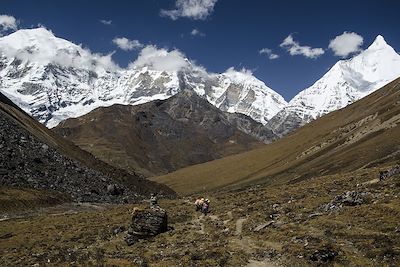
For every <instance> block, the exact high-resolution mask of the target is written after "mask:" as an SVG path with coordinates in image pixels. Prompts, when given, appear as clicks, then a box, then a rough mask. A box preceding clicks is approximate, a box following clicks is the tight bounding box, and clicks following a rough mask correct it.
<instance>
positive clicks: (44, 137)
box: [0, 94, 174, 203]
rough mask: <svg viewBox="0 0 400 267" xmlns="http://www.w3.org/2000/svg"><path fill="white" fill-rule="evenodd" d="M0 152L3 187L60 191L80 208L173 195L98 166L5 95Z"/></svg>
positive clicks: (1, 97) (0, 100)
mask: <svg viewBox="0 0 400 267" xmlns="http://www.w3.org/2000/svg"><path fill="white" fill-rule="evenodd" d="M0 148H1V153H0V162H1V165H0V186H10V187H17V188H34V189H40V190H53V191H58V192H62V193H64V194H66V195H68V196H70V197H71V199H72V200H75V201H79V202H81V201H83V202H108V203H110V202H114V203H115V202H117V203H121V202H132V201H138V200H140V199H143V198H144V197H148V195H149V194H150V193H152V192H153V193H157V192H158V193H161V194H164V195H168V196H169V195H174V193H173V191H172V190H170V189H169V188H168V187H166V186H163V185H158V184H156V183H154V182H151V181H148V180H145V179H143V178H140V177H137V176H135V175H132V174H131V175H129V174H127V173H125V172H123V171H121V170H116V169H115V168H113V167H111V166H109V165H107V164H105V163H102V162H99V160H97V159H95V158H93V157H92V156H91V155H90V154H89V153H87V152H84V151H82V150H80V149H79V148H77V147H75V146H74V145H72V144H69V143H68V142H67V141H66V140H63V138H60V137H57V136H56V135H55V134H54V133H52V132H51V131H50V130H48V129H47V128H45V127H44V126H42V125H40V124H39V123H38V122H36V121H35V120H33V119H32V118H30V117H29V116H28V115H26V114H25V113H24V112H23V111H22V110H20V109H18V108H17V107H16V106H15V105H13V103H12V102H11V101H10V100H9V99H7V98H6V97H5V96H4V95H2V94H0ZM79 158H84V160H82V161H79V160H77V159H79ZM89 166H90V167H89ZM111 173H114V174H111Z"/></svg>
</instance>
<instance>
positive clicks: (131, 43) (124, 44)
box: [112, 37, 143, 51]
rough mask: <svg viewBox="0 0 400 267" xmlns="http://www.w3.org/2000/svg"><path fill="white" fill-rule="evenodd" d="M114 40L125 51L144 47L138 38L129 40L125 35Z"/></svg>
mask: <svg viewBox="0 0 400 267" xmlns="http://www.w3.org/2000/svg"><path fill="white" fill-rule="evenodd" d="M112 41H113V43H114V44H116V45H117V46H118V47H119V48H120V49H122V50H124V51H129V50H134V49H138V48H141V47H143V45H142V44H141V43H140V42H139V41H138V40H129V39H128V38H125V37H120V38H117V37H116V38H114V39H113V40H112Z"/></svg>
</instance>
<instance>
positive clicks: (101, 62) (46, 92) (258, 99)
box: [0, 28, 287, 127]
mask: <svg viewBox="0 0 400 267" xmlns="http://www.w3.org/2000/svg"><path fill="white" fill-rule="evenodd" d="M148 49H153V50H154V49H155V48H154V47H149V48H148ZM153 52H154V51H153ZM168 53H169V52H167V51H163V53H158V54H157V56H158V57H168V56H176V55H171V54H168ZM153 54H154V53H153ZM0 55H1V56H0V86H1V87H0V88H1V90H2V91H3V92H4V93H5V94H6V95H7V96H9V97H10V98H11V99H13V101H15V102H16V103H18V104H19V105H20V106H21V107H22V108H23V109H24V110H25V111H27V112H28V113H30V114H31V115H32V116H34V117H35V118H36V119H38V120H39V121H40V122H42V123H44V124H46V125H47V126H48V127H54V126H56V125H57V124H58V123H59V122H60V121H62V120H64V119H67V118H71V117H78V116H81V115H84V114H86V113H88V112H90V111H91V110H93V109H95V108H97V107H101V106H110V105H112V104H116V103H118V104H131V105H136V104H141V103H145V102H149V101H151V100H155V99H166V98H168V97H170V96H172V95H175V94H176V93H178V92H179V91H180V90H182V89H183V88H189V89H193V90H194V91H195V92H196V93H197V94H199V95H200V96H202V97H204V98H206V99H207V100H208V101H209V102H210V103H212V104H213V105H215V106H217V107H218V108H220V109H221V110H223V111H228V112H238V113H243V114H246V115H249V116H250V117H252V118H253V119H255V120H256V121H259V122H262V123H264V124H266V123H267V121H268V120H269V119H271V118H272V117H273V116H274V115H275V114H276V113H277V112H279V111H280V110H281V109H282V108H283V107H285V106H286V105H287V102H286V101H285V100H284V99H283V97H282V96H280V95H279V94H278V93H276V92H275V91H273V90H272V89H270V88H269V87H267V86H266V85H265V84H264V83H263V82H262V81H260V80H258V79H257V78H255V77H254V76H253V75H252V74H251V73H250V72H248V71H245V70H243V71H236V70H234V69H233V68H231V69H228V70H227V71H226V72H224V73H222V74H215V73H208V72H206V71H205V70H204V69H203V68H201V67H198V66H196V65H194V64H192V63H191V62H190V61H189V60H188V59H186V58H185V59H184V61H182V62H186V63H187V64H186V63H185V64H181V65H180V68H179V69H178V70H174V69H171V68H168V69H167V70H161V69H160V68H159V66H157V67H155V66H154V65H151V64H147V65H146V64H135V62H134V64H131V65H130V67H129V68H126V69H123V68H120V67H118V66H116V65H115V64H114V63H113V61H112V60H111V55H106V56H103V55H99V54H95V53H92V52H91V51H89V50H88V49H84V48H82V46H80V45H76V44H73V43H71V42H69V41H67V40H64V39H61V38H58V37H55V36H54V34H53V33H52V32H50V31H48V30H47V29H44V28H37V29H24V30H19V31H17V32H15V33H12V34H10V35H8V36H5V37H2V38H0ZM136 63H137V62H136ZM174 67H175V66H174Z"/></svg>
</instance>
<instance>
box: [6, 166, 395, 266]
mask: <svg viewBox="0 0 400 267" xmlns="http://www.w3.org/2000/svg"><path fill="white" fill-rule="evenodd" d="M379 170H380V169H379V168H370V169H365V170H359V171H356V172H351V173H345V174H342V175H328V176H322V177H318V178H313V179H309V180H305V181H301V182H298V183H295V184H293V185H288V184H285V185H273V186H251V187H246V188H241V189H235V190H230V191H223V190H222V191H218V192H214V193H213V194H209V195H205V197H208V198H210V200H211V213H210V214H209V215H208V216H206V217H202V216H200V215H199V214H198V213H196V212H195V211H194V207H193V204H192V202H193V200H194V197H190V198H182V199H176V200H164V201H161V203H160V205H161V206H162V207H163V208H165V209H166V210H167V212H168V215H169V225H170V226H171V227H172V228H173V229H171V230H170V231H168V232H166V233H163V234H161V235H159V236H157V237H154V238H152V239H149V240H141V241H139V242H138V243H136V244H134V245H132V246H130V247H129V246H127V245H126V244H125V242H124V240H123V236H124V235H125V233H119V234H114V233H113V229H114V228H115V227H117V226H121V225H122V226H125V227H127V226H128V224H129V222H130V216H131V215H130V214H131V212H132V210H133V208H134V207H135V206H134V205H114V206H95V205H92V206H88V205H86V206H85V205H82V206H79V205H75V206H72V205H63V206H60V207H58V208H52V209H51V211H49V210H47V211H46V210H44V211H43V210H42V211H41V212H38V214H37V215H35V216H33V217H25V218H18V219H11V220H7V221H0V237H1V238H2V239H1V242H0V251H2V253H1V254H0V265H2V266H31V265H34V264H40V265H58V266H60V265H61V266H69V265H77V266H88V265H89V266H90V265H91V266H145V265H144V263H146V264H148V266H178V265H179V264H180V265H181V266H245V265H246V264H247V262H248V261H249V260H252V261H253V262H254V261H255V262H259V263H260V262H261V263H262V262H263V261H266V262H270V263H271V264H274V266H316V265H323V266H324V265H325V266H396V264H397V263H398V262H399V261H400V234H399V233H398V232H399V229H398V227H399V226H398V217H399V216H400V199H399V198H398V195H399V193H400V181H399V179H400V176H399V175H397V176H394V177H392V178H390V179H387V180H385V181H383V182H376V181H374V182H369V181H373V180H374V179H375V178H376V176H377V173H378V172H379ZM348 190H357V191H359V192H367V193H368V194H369V200H368V201H367V202H365V203H364V204H362V205H359V206H345V207H343V208H341V209H339V210H337V211H333V212H326V211H324V210H323V209H321V206H322V205H323V204H326V203H329V202H330V201H331V200H332V199H333V198H334V197H335V196H336V195H340V194H342V193H343V192H346V191H348ZM271 216H273V219H271ZM271 220H273V223H272V224H271V225H269V226H267V227H265V228H264V229H262V230H260V231H258V232H255V231H254V229H255V228H256V227H257V226H259V225H261V224H263V223H265V222H269V221H271ZM239 221H240V222H241V224H242V227H241V228H242V229H241V231H238V229H237V227H238V222H239ZM326 248H329V249H331V250H333V251H334V252H335V253H336V256H335V258H334V259H333V261H331V262H327V263H323V262H315V261H312V260H311V256H312V254H313V253H314V252H315V251H316V250H321V249H326ZM141 264H142V265H141Z"/></svg>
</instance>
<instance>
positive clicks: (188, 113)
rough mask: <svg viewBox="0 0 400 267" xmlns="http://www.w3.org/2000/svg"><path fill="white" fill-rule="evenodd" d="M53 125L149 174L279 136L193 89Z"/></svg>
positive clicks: (110, 160) (90, 147)
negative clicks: (211, 101)
mask: <svg viewBox="0 0 400 267" xmlns="http://www.w3.org/2000/svg"><path fill="white" fill-rule="evenodd" d="M53 130H54V131H55V132H57V133H58V134H60V135H62V136H64V137H66V138H67V139H69V140H72V141H73V142H74V143H75V144H77V145H78V146H80V147H81V148H82V149H84V150H87V151H89V152H90V153H92V154H93V155H95V156H97V157H98V158H100V159H102V160H104V161H106V162H107V163H109V164H111V165H114V166H116V167H119V168H123V169H125V170H128V171H129V172H132V171H137V172H140V173H142V174H143V175H145V176H154V175H157V174H163V173H167V172H170V171H173V170H177V169H179V168H182V167H185V166H188V165H193V164H198V163H203V162H206V161H210V160H213V159H217V158H220V157H223V156H227V155H231V154H234V153H239V152H243V151H246V150H250V149H252V148H255V147H258V146H261V145H262V144H263V142H261V141H258V140H262V141H264V142H271V141H272V140H274V138H275V137H276V136H275V135H274V134H273V133H272V131H270V130H269V129H267V128H266V127H264V126H263V125H262V124H261V123H257V122H255V121H254V120H252V119H251V118H250V117H248V116H246V115H243V114H236V113H228V114H227V113H224V112H222V111H221V110H219V109H218V108H216V107H214V106H213V105H211V104H210V103H209V102H208V101H207V100H205V99H203V98H201V97H200V96H198V95H197V94H196V93H194V92H193V91H192V90H190V89H186V90H183V91H181V92H179V93H178V94H176V95H175V96H173V97H171V98H169V99H166V100H156V101H152V102H149V103H146V104H141V105H136V106H124V105H113V106H111V107H106V108H98V109H96V110H94V111H92V112H90V113H88V114H86V115H84V116H82V117H79V118H76V119H68V120H66V121H64V122H61V123H60V124H59V125H58V126H57V127H55V128H54V129H53ZM246 132H247V133H246ZM257 139H258V140H257Z"/></svg>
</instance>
